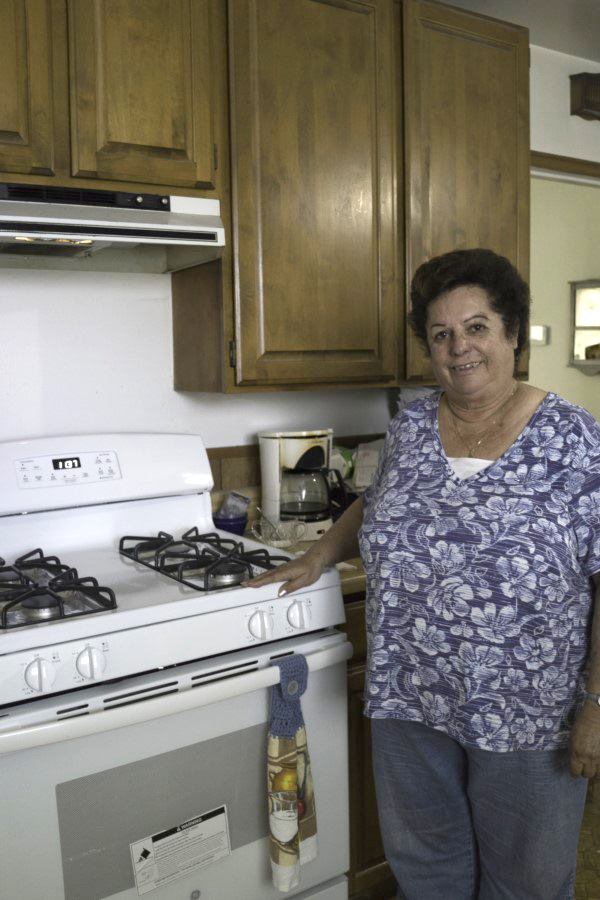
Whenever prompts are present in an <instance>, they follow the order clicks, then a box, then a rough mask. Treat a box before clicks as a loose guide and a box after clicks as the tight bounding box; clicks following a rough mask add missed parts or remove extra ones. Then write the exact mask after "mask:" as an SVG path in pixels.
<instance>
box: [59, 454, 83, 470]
mask: <svg viewBox="0 0 600 900" xmlns="http://www.w3.org/2000/svg"><path fill="white" fill-rule="evenodd" d="M52 468H53V469H80V468H81V460H80V459H79V457H78V456H65V457H63V458H62V459H53V460H52Z"/></svg>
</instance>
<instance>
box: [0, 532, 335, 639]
mask: <svg viewBox="0 0 600 900" xmlns="http://www.w3.org/2000/svg"><path fill="white" fill-rule="evenodd" d="M215 531H216V530H215ZM216 533H217V534H219V536H221V537H223V538H228V539H231V538H232V535H230V534H228V533H227V532H219V531H216ZM234 537H235V536H234ZM242 543H243V546H244V548H247V549H258V548H262V547H264V546H265V545H263V544H260V543H258V542H257V541H252V540H248V539H246V538H244V539H242ZM43 549H44V550H46V548H43ZM266 549H267V550H269V551H270V552H271V553H275V554H277V556H282V555H284V556H288V554H282V552H281V551H280V550H274V549H273V548H270V547H267V548H266ZM48 552H49V551H48ZM5 558H6V557H5ZM6 561H7V563H12V561H13V560H12V559H10V558H8V559H6ZM61 561H62V562H64V563H66V564H67V565H69V566H73V567H74V568H76V569H77V571H78V572H79V574H80V575H82V576H84V575H90V574H91V575H93V577H94V578H96V579H97V580H98V582H99V583H100V585H102V586H105V587H110V588H111V589H112V590H113V591H114V592H115V595H116V600H117V607H116V608H115V609H110V610H106V611H102V612H97V613H93V614H91V615H86V616H82V617H77V618H71V619H68V618H67V619H57V620H53V621H49V622H41V623H38V624H34V625H27V626H23V627H18V628H12V629H8V630H5V631H1V630H0V655H1V654H2V653H7V652H14V651H15V650H19V649H25V648H33V647H35V646H44V645H46V644H50V643H57V642H59V641H64V640H72V639H76V638H81V637H93V636H95V635H101V634H109V633H112V632H115V631H120V630H123V629H126V628H132V627H135V626H140V627H141V626H143V625H148V624H154V623H157V622H162V621H169V620H173V619H180V618H185V617H186V616H197V615H203V614H207V613H212V612H215V611H218V610H225V609H231V608H234V607H243V606H246V605H248V604H256V603H259V602H264V601H265V600H269V599H274V598H276V597H277V588H278V585H268V586H266V587H262V588H256V589H254V588H249V587H245V586H235V587H227V588H221V589H218V590H209V591H198V590H196V589H195V588H193V587H191V586H189V585H186V584H181V583H179V582H178V581H176V580H175V579H173V578H171V577H169V576H167V575H163V574H162V573H160V572H158V571H155V570H154V569H152V568H149V567H148V566H147V565H145V564H143V563H141V562H136V561H134V560H132V559H129V558H127V557H125V556H122V555H121V554H120V553H119V549H118V542H115V544H114V545H113V546H108V547H104V548H85V549H80V550H77V549H73V550H70V551H68V552H67V553H63V554H62V555H61ZM330 583H331V584H334V583H337V579H336V575H335V571H332V573H331V575H330V577H328V576H327V574H325V576H323V577H322V579H321V580H320V582H319V585H318V587H319V588H323V587H327V586H329V584H330Z"/></svg>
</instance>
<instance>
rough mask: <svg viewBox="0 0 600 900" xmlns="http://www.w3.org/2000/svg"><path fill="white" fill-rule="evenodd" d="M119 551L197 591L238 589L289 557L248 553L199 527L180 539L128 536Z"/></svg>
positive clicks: (164, 535) (238, 544)
mask: <svg viewBox="0 0 600 900" xmlns="http://www.w3.org/2000/svg"><path fill="white" fill-rule="evenodd" d="M119 551H120V552H121V554H122V555H123V556H127V557H129V558H130V559H134V560H135V561H136V562H140V563H142V564H143V565H146V566H148V567H149V568H151V569H154V570H155V571H157V572H160V573H161V574H163V575H167V576H168V577H169V578H174V579H175V580H176V581H179V582H180V583H181V584H186V585H187V586H188V587H192V588H194V589H195V590H197V591H215V590H223V589H224V588H231V587H237V586H238V585H240V584H241V583H242V582H244V581H246V579H248V578H252V577H253V576H254V575H257V574H259V573H260V572H263V571H265V570H266V569H273V568H275V566H276V565H277V564H278V563H280V562H281V563H283V562H287V560H288V558H289V557H287V556H273V555H271V554H269V552H268V551H267V550H266V549H264V548H260V549H258V550H246V549H245V548H244V545H243V543H242V542H241V541H236V540H232V539H231V538H223V537H221V536H220V535H218V534H217V533H216V532H214V531H211V532H206V533H205V534H201V533H200V532H199V531H198V529H197V528H196V527H194V528H190V529H189V530H188V531H186V532H185V533H184V534H183V536H182V538H181V539H180V540H176V539H175V538H174V537H173V536H172V535H170V534H167V532H165V531H159V532H158V534H157V535H156V536H146V537H141V536H137V537H136V536H131V535H126V536H125V537H122V538H121V540H120V542H119Z"/></svg>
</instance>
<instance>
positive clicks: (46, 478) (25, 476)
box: [15, 450, 121, 490]
mask: <svg viewBox="0 0 600 900" xmlns="http://www.w3.org/2000/svg"><path fill="white" fill-rule="evenodd" d="M15 472H16V476H17V484H18V486H19V488H21V489H24V490H27V489H30V488H46V487H64V486H65V485H73V484H91V483H93V482H97V481H114V480H116V479H118V478H121V468H120V466H119V459H118V457H117V454H116V453H115V452H114V450H98V451H94V452H93V453H89V452H85V453H76V454H70V455H69V456H62V455H61V456H34V457H31V456H30V457H27V458H24V459H16V460H15Z"/></svg>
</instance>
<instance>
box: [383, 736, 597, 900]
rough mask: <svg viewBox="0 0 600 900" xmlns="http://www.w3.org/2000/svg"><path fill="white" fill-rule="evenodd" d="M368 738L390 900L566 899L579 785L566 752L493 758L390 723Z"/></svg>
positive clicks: (582, 787) (583, 782)
mask: <svg viewBox="0 0 600 900" xmlns="http://www.w3.org/2000/svg"><path fill="white" fill-rule="evenodd" d="M371 734H372V747H373V773H374V777H375V788H376V793H377V806H378V811H379V822H380V827H381V834H382V837H383V844H384V850H385V855H386V858H387V861H388V863H389V865H390V867H391V869H392V871H393V873H394V876H395V878H396V881H397V882H398V900H571V898H572V897H573V891H574V885H575V862H576V857H577V842H578V837H579V829H580V826H581V819H582V816H583V807H584V804H585V797H586V789H587V779H585V778H574V777H573V776H572V775H571V774H570V773H569V767H568V756H567V751H566V750H547V751H535V750H523V751H519V752H515V753H493V752H490V751H487V750H478V749H473V748H472V747H463V746H461V745H460V744H458V743H457V742H456V741H455V740H453V738H451V737H449V736H448V735H446V734H443V733H442V732H440V731H434V730H433V729H432V728H428V727H427V726H425V725H421V724H420V723H417V722H401V721H396V720H393V719H371Z"/></svg>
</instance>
